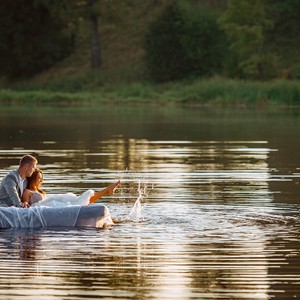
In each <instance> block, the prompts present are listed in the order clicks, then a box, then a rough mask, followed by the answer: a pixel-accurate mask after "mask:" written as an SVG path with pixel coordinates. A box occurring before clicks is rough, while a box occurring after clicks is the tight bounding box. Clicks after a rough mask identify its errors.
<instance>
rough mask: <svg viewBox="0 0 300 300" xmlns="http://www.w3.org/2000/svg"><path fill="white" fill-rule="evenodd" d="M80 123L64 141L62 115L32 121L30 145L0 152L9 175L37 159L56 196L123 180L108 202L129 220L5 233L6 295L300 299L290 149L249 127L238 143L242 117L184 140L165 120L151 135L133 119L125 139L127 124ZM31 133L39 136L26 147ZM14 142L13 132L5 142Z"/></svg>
mask: <svg viewBox="0 0 300 300" xmlns="http://www.w3.org/2000/svg"><path fill="white" fill-rule="evenodd" d="M78 119H79V123H80V125H78V126H77V125H76V123H73V122H71V129H72V130H71V129H70V128H69V127H64V128H66V132H65V136H64V137H63V136H62V135H61V131H60V133H59V134H57V135H55V134H54V133H55V130H53V128H55V127H56V126H57V127H59V126H66V125H65V124H64V123H63V120H62V119H59V118H58V120H57V121H53V120H52V121H51V122H52V123H51V126H50V127H49V125H47V122H46V121H45V120H43V121H41V123H40V124H34V126H36V125H40V126H38V127H37V131H38V134H36V133H35V131H34V130H32V129H31V128H30V125H29V124H23V123H22V124H21V125H22V126H21V125H20V126H21V127H22V128H23V129H22V130H23V133H22V134H21V133H19V134H18V135H20V138H16V139H14V138H12V139H9V140H8V141H7V142H6V143H3V144H1V146H0V178H2V177H3V176H4V175H5V174H6V173H7V172H8V170H10V169H12V168H15V167H16V166H17V163H18V159H19V157H20V156H21V155H23V153H24V152H31V153H33V154H36V155H37V156H38V158H39V161H40V166H41V168H42V169H43V170H44V174H45V183H44V185H45V189H46V191H47V192H58V193H64V192H70V191H72V192H75V193H76V192H77V193H82V192H83V191H84V190H86V189H87V188H93V189H97V188H99V187H102V186H105V185H107V183H108V182H112V181H115V180H116V179H121V180H122V182H123V184H122V186H121V188H120V189H119V190H118V192H117V193H116V194H115V196H114V197H113V198H112V199H111V198H110V199H108V198H105V199H103V201H102V202H103V203H105V204H106V205H107V206H108V207H109V210H110V212H111V214H112V215H113V216H115V217H118V218H120V219H122V220H127V221H126V222H125V221H124V222H122V223H121V224H118V225H116V226H114V227H113V228H107V229H104V230H99V229H83V228H81V229H68V228H65V229H47V230H27V231H26V230H25V231H24V230H22V231H20V230H15V229H2V230H1V231H0V250H1V251H0V287H1V289H0V295H1V297H2V298H5V299H18V298H22V299H25V298H26V297H27V298H28V299H33V298H37V297H41V296H42V297H44V298H47V299H82V298H92V299H98V298H105V299H144V298H148V299H249V300H250V299H262V300H265V299H271V298H274V299H293V298H295V297H296V296H298V295H299V294H300V291H299V288H298V286H299V282H300V276H299V265H300V264H299V263H300V262H299V257H300V256H299V249H300V245H299V229H300V223H299V206H298V204H295V201H294V200H293V201H291V202H289V200H288V198H287V199H286V201H279V200H278V199H282V198H281V193H280V192H281V190H280V189H279V188H278V186H280V185H283V184H294V182H296V181H297V180H299V179H297V178H299V172H297V171H296V170H295V168H294V167H293V168H292V170H293V171H292V173H286V174H283V172H282V169H280V174H278V170H277V169H276V164H275V162H276V157H279V156H280V155H281V154H280V153H281V148H284V145H285V144H284V145H281V146H280V147H279V145H275V144H274V140H273V139H272V136H271V137H268V136H264V135H263V134H261V133H260V131H259V130H258V129H257V128H254V129H253V133H252V131H251V130H250V127H249V129H248V131H247V134H246V136H245V137H244V136H243V134H240V135H239V134H238V133H237V136H235V137H234V138H233V137H232V136H231V135H230V132H231V129H232V128H233V125H232V119H230V120H229V121H230V122H229V125H228V126H229V128H227V127H226V126H227V125H226V124H225V125H224V126H223V127H220V124H217V125H214V124H211V125H210V126H211V127H209V128H211V130H210V131H208V132H209V133H208V134H207V136H204V135H203V133H202V132H200V133H201V136H199V131H196V129H195V128H196V126H191V124H190V123H188V122H187V121H186V120H187V119H183V120H184V121H185V122H187V123H186V125H184V124H180V126H182V128H183V129H182V132H183V133H182V135H181V136H177V139H176V138H174V137H175V133H176V130H177V129H176V128H175V129H176V130H175V129H172V128H173V127H174V126H175V125H174V122H173V123H171V125H170V126H169V127H168V126H167V122H166V123H164V128H162V131H166V132H169V133H170V136H167V135H165V136H163V134H162V133H161V132H158V130H156V129H157V128H158V127H157V126H158V124H156V125H155V126H156V127H155V128H156V129H155V130H156V132H157V135H158V136H157V138H153V136H152V135H151V134H150V133H148V134H147V130H149V132H150V129H147V128H146V127H145V126H146V125H145V123H141V124H144V125H143V126H144V127H138V126H137V124H135V123H134V120H131V121H132V122H133V125H132V126H133V128H131V129H130V130H129V132H127V133H126V134H125V133H124V132H123V129H122V128H121V127H120V126H118V128H121V130H120V132H117V130H116V128H115V127H114V128H113V129H112V131H113V132H112V134H111V135H109V134H108V132H107V131H105V133H104V132H100V133H99V135H97V132H96V131H95V129H94V128H96V129H97V130H98V131H100V130H99V127H101V125H102V123H101V122H107V124H110V123H109V122H108V120H106V119H105V120H104V121H103V120H99V121H98V120H97V122H96V120H95V119H93V118H92V117H91V120H92V121H91V123H87V124H85V121H84V120H86V119H84V118H82V119H81V118H78ZM68 120H69V119H68ZM71 120H72V119H71ZM197 120H198V119H197ZM245 120H246V119H245ZM48 121H49V120H48ZM100 121H101V122H100ZM36 122H37V123H38V121H36ZM56 122H57V123H56ZM118 122H122V120H119V119H118ZM190 122H192V124H193V125H195V123H196V122H198V121H196V119H193V118H191V120H190ZM193 122H194V123H193ZM199 122H200V121H199ZM201 122H202V121H201ZM218 122H219V121H218ZM63 124H64V125H63ZM107 124H105V125H107ZM2 125H3V128H5V123H4V122H3V123H2ZM118 125H120V124H118ZM152 125H153V123H151V122H149V128H150V127H151V126H152ZM258 125H261V124H258ZM258 125H257V126H258ZM6 126H8V125H6ZM14 126H17V124H14ZM214 126H215V127H214ZM165 127H166V128H165ZM258 127H259V126H258ZM201 128H202V127H201ZM206 128H208V126H207V127H206ZM220 128H221V129H222V131H221V129H220ZM234 128H236V126H235V127H234ZM251 128H252V127H251ZM265 128H267V129H268V130H269V125H268V126H267V127H265ZM88 129H89V130H88ZM105 129H106V130H107V126H105ZM151 130H153V129H151ZM189 130H193V132H192V133H189ZM194 130H195V132H194ZM73 131H74V132H75V133H77V135H75V133H74V132H73ZM142 131H144V132H142ZM8 132H10V133H8ZM28 132H32V134H33V136H32V139H30V142H28V144H24V143H25V142H24V140H23V138H22V137H23V136H24V135H26V134H28ZM141 132H142V133H143V134H141ZM177 132H180V131H178V130H177ZM224 132H225V133H226V134H225V133H224ZM243 133H244V132H243ZM7 134H10V135H12V134H13V130H12V129H9V130H8V131H7V132H6V131H5V132H0V138H1V137H2V140H6V138H5V137H6V136H7ZM35 134H36V135H35ZM178 134H179V133H178ZM223 134H224V135H225V136H223ZM277 134H278V132H276V136H277ZM1 135H2V136H1ZM70 135H72V138H71V137H70ZM104 135H109V136H104ZM141 136H142V137H141ZM166 136H167V137H166ZM96 137H97V138H96ZM205 137H207V138H206V139H205ZM212 137H214V138H212ZM21 142H22V143H21ZM21 144H22V145H23V146H22V147H21V146H20V145H21ZM288 159H289V160H290V159H291V158H290V157H289V158H288ZM289 164H291V163H289ZM297 174H298V175H297ZM297 176H298V177H297ZM277 183H278V184H279V185H277ZM139 197H140V200H141V201H140V203H138V202H136V200H137V199H138V198H139ZM274 200H276V201H274ZM134 204H137V207H136V208H135V210H133V212H134V214H131V212H132V209H133V207H134ZM139 204H140V205H141V206H138V205H139ZM128 217H129V219H130V221H128Z"/></svg>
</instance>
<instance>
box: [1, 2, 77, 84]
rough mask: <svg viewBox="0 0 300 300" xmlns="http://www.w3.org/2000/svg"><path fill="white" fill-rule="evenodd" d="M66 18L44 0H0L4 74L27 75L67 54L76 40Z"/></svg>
mask: <svg viewBox="0 0 300 300" xmlns="http://www.w3.org/2000/svg"><path fill="white" fill-rule="evenodd" d="M68 26H69V24H68V23H67V22H64V20H63V19H60V18H55V17H54V16H53V15H52V14H51V10H50V9H49V7H48V6H47V5H45V4H44V3H43V1H38V0H18V1H11V0H1V1H0V65H1V68H0V74H1V75H2V76H5V77H7V78H9V79H15V78H19V77H27V76H32V75H34V74H37V73H38V72H40V71H42V70H44V69H47V68H49V67H50V66H52V65H53V64H54V63H55V62H57V61H59V60H61V59H63V58H64V57H66V56H67V55H68V54H69V53H70V52H71V51H72V49H73V45H74V40H73V36H72V34H71V32H70V31H69V28H68Z"/></svg>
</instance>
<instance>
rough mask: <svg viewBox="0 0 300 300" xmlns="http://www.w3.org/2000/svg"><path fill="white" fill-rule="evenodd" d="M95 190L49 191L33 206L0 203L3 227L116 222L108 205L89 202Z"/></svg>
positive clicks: (100, 225)
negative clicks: (50, 192)
mask: <svg viewBox="0 0 300 300" xmlns="http://www.w3.org/2000/svg"><path fill="white" fill-rule="evenodd" d="M93 195H94V191H93V190H87V191H85V192H84V193H83V194H82V195H81V196H76V195H75V194H73V193H67V194H47V196H46V198H45V199H44V200H41V201H39V202H36V203H34V204H33V205H32V206H31V207H30V208H17V207H0V228H10V227H13V228H47V227H100V228H101V227H104V226H106V225H112V224H114V223H113V221H112V219H111V216H110V214H109V211H108V209H107V207H106V206H104V205H102V204H93V205H89V202H90V198H91V197H92V196H93Z"/></svg>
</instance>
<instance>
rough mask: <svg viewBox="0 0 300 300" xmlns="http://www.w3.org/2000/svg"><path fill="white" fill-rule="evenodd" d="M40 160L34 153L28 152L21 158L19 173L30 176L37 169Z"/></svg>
mask: <svg viewBox="0 0 300 300" xmlns="http://www.w3.org/2000/svg"><path fill="white" fill-rule="evenodd" d="M37 163H38V161H37V159H36V158H35V157H33V156H32V155H29V154H26V155H24V156H23V157H22V158H21V159H20V163H19V173H20V175H21V176H22V177H30V176H31V175H32V173H33V172H34V170H35V169H36V165H37Z"/></svg>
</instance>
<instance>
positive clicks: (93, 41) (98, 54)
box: [73, 0, 130, 69]
mask: <svg viewBox="0 0 300 300" xmlns="http://www.w3.org/2000/svg"><path fill="white" fill-rule="evenodd" d="M73 1H74V2H73V5H75V9H76V10H77V16H78V18H82V19H83V20H85V23H86V25H87V28H88V32H89V38H90V49H91V51H90V53H91V68H92V69H100V68H101V66H102V63H103V57H102V48H101V37H100V33H99V28H101V26H102V25H103V24H104V23H106V24H107V23H110V24H115V23H118V22H119V21H120V20H122V19H123V18H124V17H125V16H126V10H127V8H128V7H129V6H130V1H129V0H81V1H77V0H73Z"/></svg>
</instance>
